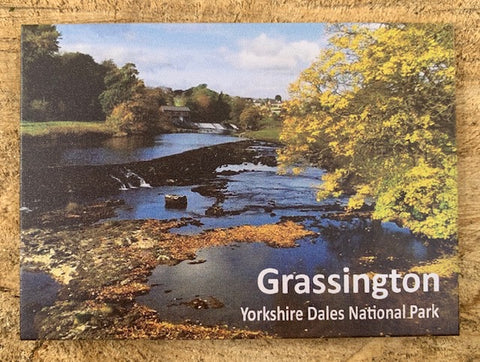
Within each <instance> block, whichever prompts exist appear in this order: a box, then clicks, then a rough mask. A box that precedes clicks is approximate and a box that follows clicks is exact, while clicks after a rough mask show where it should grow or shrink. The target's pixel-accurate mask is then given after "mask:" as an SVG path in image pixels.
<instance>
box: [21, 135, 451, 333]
mask: <svg viewBox="0 0 480 362" xmlns="http://www.w3.org/2000/svg"><path fill="white" fill-rule="evenodd" d="M232 140H238V139H237V138H235V139H233V138H232V137H229V136H222V135H211V134H170V135H162V136H159V137H157V138H155V139H154V140H150V141H148V142H147V143H145V142H146V141H142V142H140V141H138V142H137V141H132V142H130V141H129V140H123V141H120V140H110V141H108V142H107V143H105V144H103V145H100V146H98V147H87V148H73V149H68V150H64V151H63V152H62V153H61V157H60V159H58V158H57V160H56V161H55V162H60V163H62V164H94V165H96V164H102V163H125V162H130V161H138V160H147V159H152V158H156V157H161V156H166V155H171V154H175V153H180V152H183V151H186V150H191V149H195V148H199V147H203V146H207V145H213V144H219V143H223V142H231V141H232ZM122 142H123V144H122V145H121V146H120V145H119V143H122ZM135 142H137V143H135ZM252 149H254V150H255V151H256V152H257V153H258V154H259V155H267V156H268V155H270V156H271V155H273V154H275V147H274V146H272V145H268V144H262V143H259V144H258V145H257V146H256V147H253V148H252ZM322 174H323V171H322V170H319V169H315V168H308V169H306V170H304V172H303V173H302V174H301V175H298V176H294V175H291V174H287V175H280V174H278V170H277V167H274V166H267V165H263V164H253V163H244V164H241V165H223V166H221V167H219V168H218V169H217V177H216V179H215V180H213V181H211V182H210V183H209V184H208V185H204V184H201V183H199V184H198V185H193V186H161V187H149V186H150V185H148V184H145V183H144V184H143V185H142V184H141V186H143V187H136V186H135V187H130V186H132V185H125V184H120V183H121V182H120V183H119V191H118V194H117V195H116V197H118V198H120V199H123V200H124V201H125V204H124V205H123V206H121V207H119V208H118V209H117V212H116V216H115V219H118V220H122V219H146V218H154V219H174V218H180V217H190V218H194V219H196V220H198V221H200V223H201V225H200V226H190V225H189V226H186V227H183V228H180V229H175V230H172V232H177V233H182V234H196V233H199V232H202V231H204V230H208V229H213V228H227V227H233V226H239V225H263V224H273V223H277V222H279V221H282V220H286V219H292V220H295V221H296V222H299V223H301V224H302V225H303V226H305V227H306V228H307V229H309V230H311V231H314V232H315V233H316V235H315V236H313V237H308V238H305V239H302V240H299V241H298V243H297V244H298V245H297V247H295V248H286V249H282V248H274V247H270V246H267V245H266V244H263V243H251V244H239V243H237V244H232V245H229V246H224V247H211V248H206V249H202V250H200V251H199V252H198V254H197V258H196V260H195V261H194V262H193V263H192V261H183V262H181V263H179V264H178V265H175V266H166V265H159V266H158V267H157V268H156V269H155V270H154V271H153V273H152V275H151V277H150V278H149V284H150V285H151V291H150V292H149V293H148V294H146V295H143V296H140V297H138V298H137V302H139V303H142V304H146V305H147V306H149V307H151V308H153V309H155V310H157V311H158V313H159V314H160V317H161V318H162V319H165V320H168V321H172V322H185V321H190V322H191V323H196V324H204V325H218V324H226V325H229V326H234V327H236V328H250V329H262V330H265V331H268V332H270V333H274V334H278V335H280V336H286V337H302V336H335V335H372V334H373V335H375V334H382V333H383V334H397V335H398V334H403V335H409V334H419V333H437V334H438V333H440V334H448V333H455V328H456V325H455V324H451V325H449V324H448V321H446V322H445V320H442V321H443V322H436V321H435V320H426V321H424V322H423V323H421V324H420V325H419V323H417V321H413V320H401V321H398V320H384V321H380V322H374V323H366V322H365V321H349V320H342V321H338V320H337V321H332V320H324V321H321V322H319V321H318V320H317V321H306V320H304V321H296V322H293V324H292V322H270V321H260V320H254V321H249V320H243V319H242V313H241V308H242V307H243V308H245V307H248V308H250V309H254V310H256V309H261V308H263V307H265V308H267V309H273V308H276V307H281V308H289V309H299V310H304V311H307V310H308V307H312V308H314V309H315V308H316V310H319V309H325V308H336V309H345V310H347V309H348V307H349V306H351V305H356V306H359V307H365V306H373V305H375V306H377V307H379V308H381V307H390V308H398V307H400V306H402V305H403V304H405V305H409V304H415V303H416V302H418V301H419V300H420V301H421V303H420V304H422V305H428V304H429V303H433V302H436V303H437V304H439V305H440V306H441V307H442V308H443V309H442V313H451V314H452V315H456V313H457V310H458V306H457V304H456V301H455V298H453V297H452V296H451V295H450V294H449V293H437V294H428V293H412V294H408V295H406V294H405V293H401V294H397V295H390V296H389V297H388V298H386V299H385V300H376V299H374V298H372V296H371V295H370V294H368V293H367V294H365V293H358V294H343V293H340V294H336V295H333V294H327V293H323V294H297V293H291V292H290V293H278V294H275V295H267V294H264V293H262V292H261V291H260V290H259V288H258V287H257V277H258V275H259V273H260V272H261V271H262V270H263V269H265V268H275V269H277V270H278V271H279V273H280V274H293V275H297V274H305V275H309V276H313V275H314V274H317V273H321V274H325V275H328V274H333V273H336V274H342V273H343V268H345V267H348V268H349V269H350V272H351V273H388V272H389V271H391V270H392V269H398V270H399V271H402V272H407V271H408V269H409V268H411V267H412V266H414V265H418V264H419V263H426V262H428V261H432V260H434V259H435V258H438V257H439V256H441V255H442V254H446V253H451V252H452V249H453V245H451V244H450V243H447V242H444V241H432V240H422V239H419V238H416V237H415V236H413V235H412V234H411V233H410V231H409V230H408V229H404V228H399V227H397V226H396V225H395V224H393V223H383V224H382V225H373V224H372V223H371V222H370V221H369V220H363V219H358V218H357V219H353V220H349V221H337V220H334V218H332V217H330V216H329V215H331V213H332V212H334V211H332V210H335V209H338V207H339V206H342V205H345V202H346V200H344V199H329V200H325V201H323V202H318V201H317V200H316V188H317V187H318V185H319V184H320V183H321V176H322ZM136 176H137V177H140V178H141V175H136ZM197 186H208V187H210V188H211V187H213V188H215V189H216V191H217V194H215V193H214V194H212V195H208V196H202V195H201V194H200V193H198V192H195V189H196V187H197ZM218 193H221V194H222V196H223V198H222V200H221V202H219V200H217V196H218ZM166 194H179V195H185V196H187V199H188V205H187V207H186V209H184V210H182V209H170V208H166V207H165V201H164V200H165V195H166ZM216 195H217V196H216ZM219 204H220V205H221V208H222V211H223V214H222V215H221V216H208V212H207V210H209V208H211V207H212V206H214V205H219ZM442 287H444V286H442ZM22 298H23V296H22Z"/></svg>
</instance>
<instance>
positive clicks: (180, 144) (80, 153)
mask: <svg viewBox="0 0 480 362" xmlns="http://www.w3.org/2000/svg"><path fill="white" fill-rule="evenodd" d="M241 140H242V138H239V137H232V136H226V135H217V134H203V133H172V134H162V135H158V136H155V137H144V136H130V137H114V138H109V139H107V140H104V141H91V142H86V143H83V144H75V145H65V144H52V143H49V144H48V145H38V144H31V145H30V144H24V145H23V147H22V162H24V163H25V164H26V165H27V164H30V163H37V164H39V165H42V166H45V165H108V164H120V163H129V162H136V161H147V160H152V159H155V158H159V157H164V156H170V155H174V154H178V153H182V152H185V151H189V150H194V149H197V148H201V147H206V146H213V145H217V144H221V143H228V142H237V141H241Z"/></svg>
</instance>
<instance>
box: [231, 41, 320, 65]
mask: <svg viewBox="0 0 480 362" xmlns="http://www.w3.org/2000/svg"><path fill="white" fill-rule="evenodd" d="M223 51H224V53H225V54H224V55H225V57H226V59H227V60H228V61H229V62H230V63H231V64H233V65H234V66H235V67H237V68H239V69H262V70H291V69H295V68H297V67H299V66H300V65H304V64H309V63H311V62H312V60H313V59H315V57H316V56H317V55H318V53H319V51H320V46H319V45H318V44H317V43H314V42H309V41H306V40H302V41H297V42H286V41H284V40H282V39H274V38H270V37H268V36H267V35H266V34H260V35H259V36H258V37H256V38H254V39H251V40H243V41H242V42H241V43H240V50H239V52H238V53H233V52H228V51H226V50H223Z"/></svg>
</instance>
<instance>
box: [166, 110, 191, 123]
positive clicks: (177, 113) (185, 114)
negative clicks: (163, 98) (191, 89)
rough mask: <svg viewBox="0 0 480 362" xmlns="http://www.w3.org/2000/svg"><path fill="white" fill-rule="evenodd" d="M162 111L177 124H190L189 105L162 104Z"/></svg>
mask: <svg viewBox="0 0 480 362" xmlns="http://www.w3.org/2000/svg"><path fill="white" fill-rule="evenodd" d="M160 112H161V113H162V114H163V115H164V117H165V118H166V119H167V120H169V121H170V122H172V123H173V124H175V125H177V126H185V125H187V124H190V108H188V107H176V106H161V107H160Z"/></svg>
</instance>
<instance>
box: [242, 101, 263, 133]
mask: <svg viewBox="0 0 480 362" xmlns="http://www.w3.org/2000/svg"><path fill="white" fill-rule="evenodd" d="M265 117H266V114H265V112H264V111H263V110H262V109H261V108H260V107H257V106H255V105H253V104H252V105H249V106H247V107H246V108H244V109H243V111H242V113H241V114H240V124H241V126H242V128H243V129H247V130H252V131H256V130H258V129H259V127H260V121H261V120H262V119H263V118H265Z"/></svg>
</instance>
